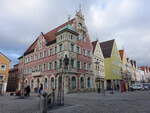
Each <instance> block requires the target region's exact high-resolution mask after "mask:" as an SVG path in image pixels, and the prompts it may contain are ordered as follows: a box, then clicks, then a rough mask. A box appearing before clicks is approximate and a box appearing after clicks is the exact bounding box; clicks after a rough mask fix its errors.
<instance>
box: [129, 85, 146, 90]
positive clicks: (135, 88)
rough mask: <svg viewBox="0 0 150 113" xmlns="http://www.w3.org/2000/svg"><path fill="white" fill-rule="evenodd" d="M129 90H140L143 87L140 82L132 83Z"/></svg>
mask: <svg viewBox="0 0 150 113" xmlns="http://www.w3.org/2000/svg"><path fill="white" fill-rule="evenodd" d="M130 88H131V90H141V89H143V87H142V85H141V84H133V85H132V86H130Z"/></svg>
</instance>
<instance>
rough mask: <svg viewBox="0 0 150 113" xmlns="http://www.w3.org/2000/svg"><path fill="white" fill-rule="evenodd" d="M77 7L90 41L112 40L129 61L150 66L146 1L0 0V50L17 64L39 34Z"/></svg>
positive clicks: (149, 22)
mask: <svg viewBox="0 0 150 113" xmlns="http://www.w3.org/2000/svg"><path fill="white" fill-rule="evenodd" d="M80 4H81V6H82V11H83V13H84V15H85V19H86V25H87V27H88V31H89V34H90V38H91V40H92V41H93V40H96V39H98V40H99V41H105V40H109V39H116V41H117V45H118V48H119V49H125V51H126V54H127V56H128V57H129V58H132V59H134V60H136V61H137V63H138V65H149V66H150V7H149V4H150V0H0V51H1V52H3V53H4V54H5V55H7V56H8V57H9V58H10V59H11V60H12V64H15V63H17V62H18V61H17V58H18V57H19V56H21V55H22V53H23V52H24V51H25V50H26V49H27V48H28V46H30V44H32V43H33V41H34V40H35V39H36V38H37V36H38V35H39V34H40V32H44V33H46V32H48V31H50V30H51V29H53V28H54V27H56V26H58V25H60V24H62V23H64V22H65V21H67V18H68V15H71V17H72V18H73V17H74V15H75V12H76V10H78V9H79V5H80Z"/></svg>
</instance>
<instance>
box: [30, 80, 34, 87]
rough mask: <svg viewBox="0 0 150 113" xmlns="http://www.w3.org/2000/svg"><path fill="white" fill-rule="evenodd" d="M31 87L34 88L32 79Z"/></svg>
mask: <svg viewBox="0 0 150 113" xmlns="http://www.w3.org/2000/svg"><path fill="white" fill-rule="evenodd" d="M31 88H34V80H33V79H32V80H31Z"/></svg>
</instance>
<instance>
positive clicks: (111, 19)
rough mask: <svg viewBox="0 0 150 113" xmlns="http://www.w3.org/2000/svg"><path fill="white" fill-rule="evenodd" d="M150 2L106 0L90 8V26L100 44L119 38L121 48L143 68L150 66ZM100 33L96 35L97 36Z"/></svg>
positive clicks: (92, 34) (145, 0) (144, 0)
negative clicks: (101, 5) (149, 53)
mask: <svg viewBox="0 0 150 113" xmlns="http://www.w3.org/2000/svg"><path fill="white" fill-rule="evenodd" d="M149 3H150V2H149V1H148V0H143V1H141V0H112V1H109V0H106V1H105V2H104V3H103V7H100V4H101V1H97V2H96V3H93V4H92V5H91V6H90V11H89V13H88V16H89V17H90V18H89V20H88V21H90V22H89V23H88V26H90V27H89V28H90V31H91V32H92V33H91V36H93V37H96V38H99V40H100V41H103V40H108V39H112V38H115V39H116V41H117V44H118V47H119V48H120V49H122V48H125V50H126V53H127V55H128V57H130V58H132V59H135V60H137V62H138V64H139V65H149V66H150V63H149V57H148V51H149V49H150V45H149V42H150V33H149V28H150V21H149V20H150V15H149V10H150V8H149V5H148V4H149ZM95 34H96V36H95Z"/></svg>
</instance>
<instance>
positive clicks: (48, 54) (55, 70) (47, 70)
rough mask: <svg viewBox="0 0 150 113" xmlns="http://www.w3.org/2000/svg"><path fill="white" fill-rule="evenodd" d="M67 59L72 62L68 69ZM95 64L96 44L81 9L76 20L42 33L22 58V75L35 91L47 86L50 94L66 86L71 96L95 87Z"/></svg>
mask: <svg viewBox="0 0 150 113" xmlns="http://www.w3.org/2000/svg"><path fill="white" fill-rule="evenodd" d="M65 57H66V58H68V59H69V60H68V61H69V64H68V65H67V66H66V67H65V65H64V58H65ZM91 65H92V44H91V42H90V39H89V35H88V31H87V28H86V25H85V21H84V16H83V15H82V13H81V10H80V11H78V12H76V15H75V18H73V19H71V20H68V22H66V23H64V24H62V25H60V26H58V27H57V28H55V29H53V30H51V31H50V32H48V33H45V34H44V33H41V35H40V36H39V37H38V38H37V39H36V40H35V42H34V43H33V44H32V45H31V46H30V47H29V48H28V49H27V50H26V51H25V52H24V54H23V55H22V56H21V57H20V58H19V73H20V78H22V76H24V77H23V79H24V83H25V84H26V85H30V87H31V89H32V91H36V90H37V89H38V88H39V86H40V84H43V86H44V89H45V90H46V91H51V90H52V89H55V90H57V89H58V88H63V86H64V91H65V92H66V93H67V92H76V91H85V90H92V89H93V88H94V85H93V84H94V83H93V74H92V67H91ZM20 84H21V83H20ZM20 86H21V85H20Z"/></svg>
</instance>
